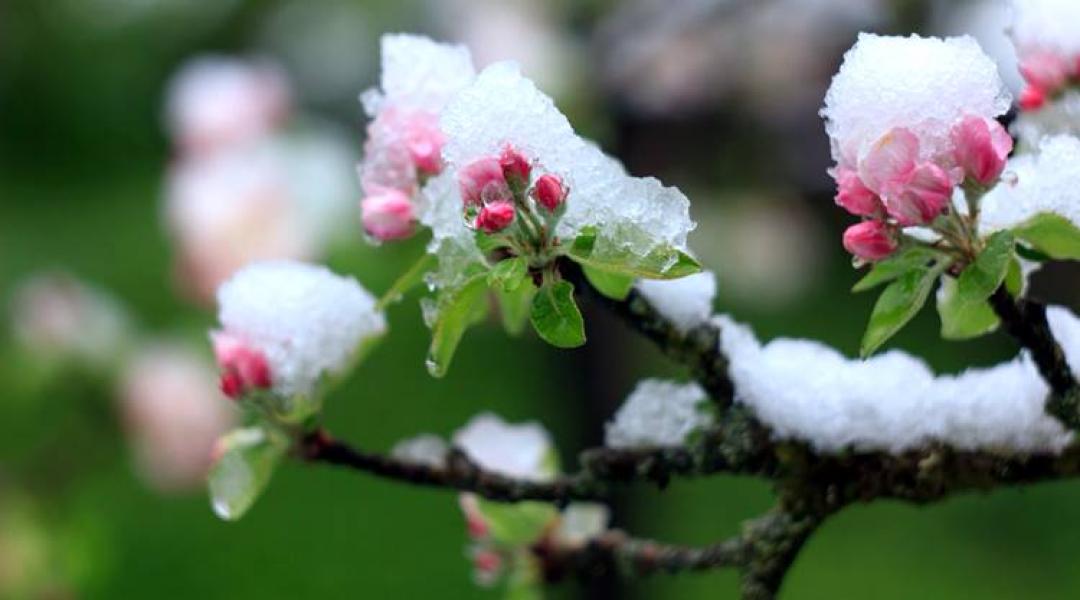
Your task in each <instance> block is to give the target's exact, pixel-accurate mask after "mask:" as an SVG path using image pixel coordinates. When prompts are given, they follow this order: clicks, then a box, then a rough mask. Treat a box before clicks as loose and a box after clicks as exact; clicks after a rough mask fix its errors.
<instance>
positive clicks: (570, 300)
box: [531, 280, 585, 348]
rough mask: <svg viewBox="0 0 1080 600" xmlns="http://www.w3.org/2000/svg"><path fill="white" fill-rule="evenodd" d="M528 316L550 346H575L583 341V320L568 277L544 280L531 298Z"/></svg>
mask: <svg viewBox="0 0 1080 600" xmlns="http://www.w3.org/2000/svg"><path fill="white" fill-rule="evenodd" d="M531 320H532V324H533V328H534V329H536V333H537V334H538V335H539V336H540V338H541V339H543V340H544V341H545V342H547V343H549V344H551V345H552V346H555V347H558V348H576V347H578V346H580V345H582V344H584V343H585V323H584V321H583V320H582V318H581V311H579V310H578V307H577V304H575V303H574V286H573V284H571V283H570V282H569V281H565V280H563V281H556V282H551V281H545V282H544V285H542V286H541V287H540V291H539V292H537V294H536V297H535V298H533V304H532V319H531Z"/></svg>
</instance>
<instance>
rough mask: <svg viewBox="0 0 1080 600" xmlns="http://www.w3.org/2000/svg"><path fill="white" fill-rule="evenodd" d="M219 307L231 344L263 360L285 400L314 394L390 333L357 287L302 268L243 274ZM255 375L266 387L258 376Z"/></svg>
mask: <svg viewBox="0 0 1080 600" xmlns="http://www.w3.org/2000/svg"><path fill="white" fill-rule="evenodd" d="M218 306H219V309H218V318H219V320H220V322H221V330H222V333H223V334H224V335H226V336H228V337H227V338H226V339H227V340H241V341H242V342H243V347H244V348H247V349H248V350H250V351H252V352H258V353H259V354H261V355H262V356H263V357H264V359H265V361H266V364H267V366H268V367H269V369H268V374H269V379H270V381H271V384H272V386H271V390H272V391H273V393H274V394H275V395H278V396H282V397H292V396H309V395H311V394H312V392H314V391H315V386H316V384H317V383H318V382H319V380H320V379H322V378H323V377H324V376H327V375H333V374H337V373H339V372H341V371H342V370H344V369H345V368H346V367H347V366H348V365H349V362H350V359H351V358H352V357H353V355H354V353H355V351H356V350H357V348H358V346H359V345H360V344H361V342H363V341H365V340H367V339H370V338H373V337H376V336H378V335H381V334H382V333H383V332H384V331H385V330H386V320H385V318H384V316H383V314H382V312H380V311H379V310H378V309H377V308H376V305H375V298H374V297H373V296H372V295H371V294H370V293H368V292H367V290H365V289H364V288H362V287H360V285H359V284H358V283H357V282H356V281H355V280H353V279H351V278H346V277H340V276H338V275H335V274H333V273H332V272H330V271H329V270H328V269H326V268H325V267H320V266H315V265H310V264H305V263H300V262H293V261H269V262H261V263H256V264H253V265H251V266H248V267H245V268H243V269H241V270H240V271H238V272H237V273H236V274H235V275H233V276H232V278H230V279H229V280H228V281H227V282H225V284H224V285H222V286H221V288H220V289H219V290H218ZM217 337H218V336H215V342H216V338H217ZM217 345H218V344H217V343H215V346H217ZM230 346H231V343H229V344H225V347H224V348H223V350H230V349H231V347H230ZM249 374H251V375H252V376H253V377H252V378H251V379H250V381H255V382H259V381H261V380H260V379H258V377H255V376H257V375H259V371H258V369H255V370H252V371H249ZM245 381H247V380H242V381H241V383H244V382H245Z"/></svg>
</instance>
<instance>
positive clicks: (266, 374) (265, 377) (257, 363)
mask: <svg viewBox="0 0 1080 600" xmlns="http://www.w3.org/2000/svg"><path fill="white" fill-rule="evenodd" d="M210 338H211V341H212V342H213V346H214V356H215V357H216V358H217V362H218V366H219V367H220V368H221V391H222V393H224V394H225V395H226V396H228V397H230V398H233V399H236V398H240V397H241V396H243V395H244V394H245V393H246V392H248V391H250V390H253V389H267V388H269V387H270V386H271V383H272V381H271V376H270V365H269V364H268V363H267V362H266V357H265V356H264V355H263V353H262V352H260V351H259V350H257V349H255V348H251V347H249V346H247V345H246V344H245V343H244V342H243V341H241V340H240V339H239V338H237V337H236V336H234V335H231V334H229V333H226V332H221V331H216V332H213V333H212V334H211V335H210Z"/></svg>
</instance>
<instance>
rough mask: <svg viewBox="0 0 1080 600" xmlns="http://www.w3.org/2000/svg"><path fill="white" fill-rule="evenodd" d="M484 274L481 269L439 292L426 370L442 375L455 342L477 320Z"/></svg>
mask: <svg viewBox="0 0 1080 600" xmlns="http://www.w3.org/2000/svg"><path fill="white" fill-rule="evenodd" d="M486 291H487V278H486V276H485V275H484V274H483V273H480V274H477V275H473V276H472V277H471V278H470V279H468V280H467V281H466V282H465V283H464V284H463V285H462V286H461V287H459V288H457V289H454V290H447V291H444V292H441V293H440V294H439V300H438V309H437V310H438V313H437V315H436V317H435V324H434V325H433V326H432V328H431V348H430V349H429V350H428V358H427V368H428V372H429V373H431V374H432V375H433V376H435V377H442V376H443V375H445V374H446V370H447V369H449V368H450V361H451V360H452V359H453V358H454V352H455V351H456V350H457V347H458V343H460V342H461V338H462V336H463V335H465V330H466V329H468V328H469V326H470V325H472V324H473V322H474V321H475V320H476V315H477V311H478V310H481V309H484V308H486V307H485V306H484V293H485V292H486Z"/></svg>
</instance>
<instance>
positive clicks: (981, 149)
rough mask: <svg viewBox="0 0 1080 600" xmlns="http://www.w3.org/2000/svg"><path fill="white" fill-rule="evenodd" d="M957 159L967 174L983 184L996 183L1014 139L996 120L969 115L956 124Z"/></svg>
mask: <svg viewBox="0 0 1080 600" xmlns="http://www.w3.org/2000/svg"><path fill="white" fill-rule="evenodd" d="M952 141H953V158H954V159H955V160H956V164H957V165H958V166H959V167H960V168H962V169H963V170H964V173H965V174H966V175H967V176H968V177H970V178H971V179H973V180H975V181H976V182H978V183H979V184H980V185H989V184H990V183H992V182H994V181H995V180H996V179H997V178H998V177H999V176H1000V175H1001V172H1002V171H1003V170H1005V161H1006V159H1007V158H1008V156H1009V152H1012V147H1013V141H1012V138H1011V137H1009V133H1008V132H1007V131H1005V128H1004V127H1002V126H1001V124H1000V123H998V122H997V121H995V120H994V119H986V118H983V117H966V118H964V120H963V121H961V122H960V123H958V124H957V125H956V126H954V127H953V130H952Z"/></svg>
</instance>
